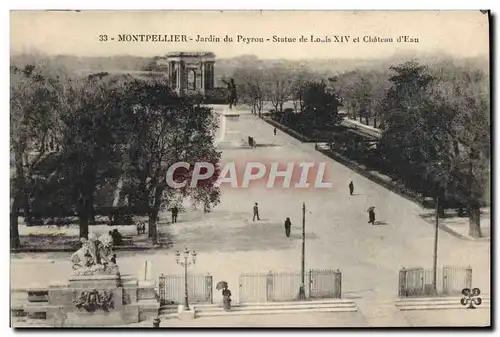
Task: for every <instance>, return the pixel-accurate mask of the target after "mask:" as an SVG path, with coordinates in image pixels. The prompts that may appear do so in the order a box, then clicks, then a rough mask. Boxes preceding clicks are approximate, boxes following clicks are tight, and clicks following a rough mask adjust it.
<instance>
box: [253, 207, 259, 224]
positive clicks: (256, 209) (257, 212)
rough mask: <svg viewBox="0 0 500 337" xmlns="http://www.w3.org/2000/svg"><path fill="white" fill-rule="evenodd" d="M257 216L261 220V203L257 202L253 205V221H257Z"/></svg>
mask: <svg viewBox="0 0 500 337" xmlns="http://www.w3.org/2000/svg"><path fill="white" fill-rule="evenodd" d="M256 217H257V220H259V221H260V218H259V205H258V204H257V203H255V205H254V206H253V221H255V218H256Z"/></svg>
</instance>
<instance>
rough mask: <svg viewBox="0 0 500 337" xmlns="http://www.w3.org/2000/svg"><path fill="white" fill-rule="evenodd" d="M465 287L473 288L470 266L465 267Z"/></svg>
mask: <svg viewBox="0 0 500 337" xmlns="http://www.w3.org/2000/svg"><path fill="white" fill-rule="evenodd" d="M465 287H466V288H469V289H472V268H471V266H468V267H467V268H466V269H465Z"/></svg>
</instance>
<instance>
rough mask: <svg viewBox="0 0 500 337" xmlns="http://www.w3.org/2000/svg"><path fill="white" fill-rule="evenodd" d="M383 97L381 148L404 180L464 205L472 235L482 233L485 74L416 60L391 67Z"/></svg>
mask: <svg viewBox="0 0 500 337" xmlns="http://www.w3.org/2000/svg"><path fill="white" fill-rule="evenodd" d="M391 70H392V72H393V76H392V77H390V82H391V87H390V88H389V90H388V91H387V93H386V96H385V99H384V101H383V119H384V123H385V125H386V127H385V130H384V133H383V136H382V139H381V141H380V143H381V147H382V151H383V153H384V154H385V156H386V157H387V159H388V161H389V162H391V163H394V164H396V165H394V166H393V168H394V170H395V171H396V172H397V174H398V176H399V177H402V178H403V179H404V181H405V184H406V185H410V186H413V187H415V188H417V189H418V190H419V191H421V192H422V194H424V195H428V196H433V197H434V198H436V199H437V198H439V199H440V200H442V201H443V204H444V206H446V202H447V201H454V202H456V203H459V204H460V205H465V206H466V207H467V209H468V213H469V219H470V230H469V232H470V235H472V236H477V237H479V236H481V230H480V207H481V206H482V205H483V204H484V203H485V201H486V200H487V194H488V191H489V188H490V180H489V174H490V170H489V163H490V102H489V82H488V76H487V75H486V74H485V73H484V72H482V71H480V70H478V69H471V68H464V67H455V66H452V65H448V66H447V67H443V68H441V69H440V71H437V70H436V69H434V70H431V69H429V68H428V67H426V66H423V65H420V64H418V63H416V62H408V63H405V64H401V65H398V66H394V67H391Z"/></svg>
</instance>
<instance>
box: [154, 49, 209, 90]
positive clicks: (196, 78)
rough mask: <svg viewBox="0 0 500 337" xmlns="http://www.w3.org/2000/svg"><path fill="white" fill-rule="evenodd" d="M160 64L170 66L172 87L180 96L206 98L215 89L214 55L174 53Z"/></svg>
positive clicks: (168, 55)
mask: <svg viewBox="0 0 500 337" xmlns="http://www.w3.org/2000/svg"><path fill="white" fill-rule="evenodd" d="M159 63H161V64H162V65H165V64H166V65H167V66H168V77H169V84H170V87H171V88H172V90H173V91H175V92H176V93H177V94H178V95H179V96H183V95H190V94H201V95H203V96H205V95H206V94H207V93H208V92H210V91H211V90H213V89H214V64H215V54H214V53H211V52H172V53H168V54H167V56H166V58H163V59H162V60H160V61H159Z"/></svg>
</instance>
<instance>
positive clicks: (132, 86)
mask: <svg viewBox="0 0 500 337" xmlns="http://www.w3.org/2000/svg"><path fill="white" fill-rule="evenodd" d="M121 101H122V109H121V111H122V112H123V113H124V115H126V116H127V119H128V120H129V130H128V132H129V133H130V147H129V155H128V162H129V164H128V168H127V172H128V176H129V177H130V179H131V181H132V182H133V183H134V184H135V186H136V190H137V197H136V198H135V200H137V202H138V203H139V204H140V205H141V207H142V208H146V209H147V212H148V217H149V237H150V239H151V240H152V241H153V242H155V241H156V240H157V228H156V227H157V226H156V225H157V220H158V216H159V212H160V211H161V210H162V209H163V208H165V207H168V206H169V205H170V202H171V200H172V199H173V198H174V197H175V196H176V195H179V194H180V195H181V196H182V197H187V196H194V199H195V200H196V201H200V200H201V201H203V202H205V206H206V207H210V205H214V204H217V203H218V201H219V199H218V189H217V188H215V187H214V186H213V185H212V186H210V188H208V187H206V186H201V185H197V186H195V187H193V188H191V187H189V181H190V180H189V179H190V175H191V174H192V170H193V168H194V164H195V163H196V162H200V161H208V162H211V163H213V164H218V162H219V160H220V153H219V152H218V151H217V150H216V149H215V147H214V145H213V141H214V137H215V130H216V129H217V128H216V126H217V125H216V123H217V120H216V118H215V115H214V114H213V112H212V110H211V109H210V108H207V107H202V106H200V105H197V104H193V103H192V102H191V101H189V99H187V98H181V97H177V96H176V95H175V94H173V93H171V91H170V90H169V88H168V87H167V86H166V84H165V83H163V82H156V81H132V82H130V83H128V85H127V88H126V90H125V91H124V94H123V96H122V99H121ZM132 135H133V137H132ZM178 162H186V163H189V164H190V168H189V169H188V170H179V169H178V170H176V171H175V175H174V176H173V179H174V181H176V182H181V181H183V180H187V181H188V184H187V185H186V186H184V187H183V188H179V189H176V188H174V187H172V186H170V185H169V184H168V181H167V173H168V169H169V168H170V167H171V166H172V165H173V164H174V163H178Z"/></svg>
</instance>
